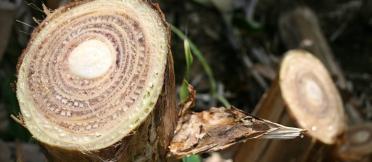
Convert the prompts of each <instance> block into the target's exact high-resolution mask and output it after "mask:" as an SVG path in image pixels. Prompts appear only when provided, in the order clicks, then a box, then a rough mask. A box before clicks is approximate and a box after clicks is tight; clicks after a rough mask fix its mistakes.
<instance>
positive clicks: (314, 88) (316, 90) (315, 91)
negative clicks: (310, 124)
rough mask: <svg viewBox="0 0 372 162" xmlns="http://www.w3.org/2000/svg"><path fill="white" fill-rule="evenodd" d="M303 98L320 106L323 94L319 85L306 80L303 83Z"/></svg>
mask: <svg viewBox="0 0 372 162" xmlns="http://www.w3.org/2000/svg"><path fill="white" fill-rule="evenodd" d="M304 88H305V92H306V93H304V94H305V96H306V99H307V100H308V101H310V102H311V103H314V104H321V103H322V100H323V98H324V96H323V92H322V90H321V88H320V87H319V85H318V84H317V83H316V82H314V81H313V80H310V79H306V80H305V82H304Z"/></svg>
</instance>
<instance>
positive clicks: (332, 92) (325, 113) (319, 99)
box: [280, 50, 345, 144]
mask: <svg viewBox="0 0 372 162" xmlns="http://www.w3.org/2000/svg"><path fill="white" fill-rule="evenodd" d="M280 88H281V91H282V95H283V99H284V101H285V102H286V104H287V108H288V109H289V111H290V113H292V114H293V117H294V118H295V120H296V121H297V123H298V124H299V125H300V126H301V127H302V128H304V129H306V130H307V131H308V133H309V134H310V135H311V136H313V137H315V138H317V139H319V140H320V141H322V142H324V143H328V144H331V143H334V142H335V140H336V136H338V135H339V134H340V133H341V132H343V130H344V127H345V121H344V120H345V119H344V112H343V107H342V102H341V98H340V96H339V93H338V91H337V89H336V87H335V85H334V83H333V81H332V79H331V77H330V75H329V74H328V71H327V70H326V68H325V67H324V66H323V64H322V63H321V62H320V61H319V60H318V59H317V58H315V57H314V56H312V55H311V54H310V53H308V52H306V51H303V50H291V51H289V52H287V53H286V56H285V58H284V60H283V62H282V65H281V68H280Z"/></svg>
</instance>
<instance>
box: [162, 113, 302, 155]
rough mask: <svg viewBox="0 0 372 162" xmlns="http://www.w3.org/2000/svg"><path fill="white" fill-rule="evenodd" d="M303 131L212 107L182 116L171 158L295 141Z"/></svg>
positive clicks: (173, 141) (171, 145) (171, 146)
mask: <svg viewBox="0 0 372 162" xmlns="http://www.w3.org/2000/svg"><path fill="white" fill-rule="evenodd" d="M303 131H304V130H303V129H298V128H291V127H285V126H282V125H280V124H276V123H273V122H270V121H267V120H263V119H259V118H256V117H253V116H250V115H246V114H244V113H243V112H242V111H240V110H239V109H237V108H234V107H231V108H224V107H220V108H216V107H212V108H210V109H209V110H207V111H202V112H188V113H186V114H184V115H183V116H181V118H180V119H179V121H178V126H177V129H176V132H175V135H174V137H173V139H172V141H171V144H170V146H169V151H170V156H174V157H176V158H180V157H183V156H186V155H190V154H197V153H201V152H209V151H217V150H221V149H224V148H227V147H229V146H231V145H233V144H236V143H238V142H244V141H246V140H247V139H254V138H268V139H291V138H296V137H298V136H299V135H301V133H302V132H303Z"/></svg>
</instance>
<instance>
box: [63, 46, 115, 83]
mask: <svg viewBox="0 0 372 162" xmlns="http://www.w3.org/2000/svg"><path fill="white" fill-rule="evenodd" d="M111 53H112V52H111V51H110V48H109V47H108V46H107V45H106V44H105V43H104V42H101V41H99V40H94V39H92V40H87V41H84V42H82V43H81V44H79V45H78V46H77V47H76V48H75V49H73V50H72V52H71V54H70V56H69V57H68V67H69V69H70V71H71V72H72V73H73V74H75V75H77V76H79V77H82V78H85V79H93V78H97V77H100V76H102V75H104V74H105V73H106V72H107V71H108V70H109V69H110V66H111V65H112V64H113V62H114V56H113V55H112V54H111Z"/></svg>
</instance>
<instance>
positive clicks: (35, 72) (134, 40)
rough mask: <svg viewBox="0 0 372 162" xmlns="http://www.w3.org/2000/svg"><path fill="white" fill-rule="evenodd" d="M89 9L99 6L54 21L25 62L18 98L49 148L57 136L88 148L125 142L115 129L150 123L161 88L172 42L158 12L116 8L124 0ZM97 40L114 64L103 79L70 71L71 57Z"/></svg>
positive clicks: (60, 13)
mask: <svg viewBox="0 0 372 162" xmlns="http://www.w3.org/2000/svg"><path fill="white" fill-rule="evenodd" d="M88 3H92V4H93V5H90V6H89V7H87V5H86V4H82V5H77V6H73V5H72V6H67V7H65V8H63V9H60V10H57V11H56V13H53V15H52V16H50V17H49V19H48V18H47V20H45V21H44V22H43V24H41V27H40V29H39V30H40V31H36V32H35V33H34V34H33V38H34V39H33V40H32V41H31V42H30V45H29V47H28V49H27V50H26V51H25V53H24V55H25V56H24V59H23V61H22V63H21V68H20V72H19V80H18V82H19V83H18V87H19V90H18V91H17V95H18V98H19V100H20V105H21V109H22V110H23V111H22V113H23V114H24V116H25V118H27V119H26V124H27V121H30V122H29V124H28V128H29V129H30V131H31V133H35V134H41V136H43V137H40V138H45V139H41V140H45V141H46V142H47V143H54V144H57V145H58V144H59V143H58V142H55V139H58V138H61V139H62V140H61V141H65V142H69V140H72V141H71V142H74V141H78V142H79V143H84V142H86V143H89V142H90V141H91V139H92V138H93V139H95V140H96V139H99V138H100V137H101V136H102V137H103V136H107V135H108V136H109V138H108V137H106V138H108V139H107V140H110V143H113V142H112V141H114V140H115V138H117V139H119V138H120V136H123V135H120V134H118V133H116V135H115V133H112V132H115V129H123V130H124V131H123V132H121V133H122V134H124V135H125V133H128V131H130V130H128V129H133V128H134V127H136V125H138V124H139V123H140V122H141V120H144V118H146V115H148V114H149V112H151V109H152V107H153V106H154V104H155V103H156V99H157V97H158V95H159V93H160V90H161V87H162V78H163V77H162V75H163V73H164V68H165V63H166V61H165V60H166V59H165V58H166V54H167V52H168V51H167V50H168V49H167V47H168V45H167V43H168V40H167V39H168V38H167V35H165V34H167V31H165V27H164V23H163V20H162V18H161V17H160V15H159V13H156V11H153V9H152V8H151V6H149V5H147V4H144V3H142V4H141V1H135V0H131V1H128V3H127V5H123V6H122V7H121V8H120V9H117V10H113V9H112V8H115V5H122V4H123V3H122V2H121V1H115V3H113V4H112V3H110V4H107V5H106V4H105V1H99V0H98V1H93V2H88ZM137 3H138V4H139V5H140V6H139V7H138V8H136V7H134V5H135V4H137ZM131 5H133V6H131ZM151 14H155V15H156V16H157V17H154V16H152V17H150V16H149V15H151ZM149 26H151V27H152V28H151V29H148V27H149ZM154 32H160V33H163V34H155V33H154ZM164 33H165V34H164ZM92 40H93V41H98V42H101V43H103V44H104V46H105V47H106V48H107V49H109V51H110V54H111V56H110V57H112V58H113V59H112V63H111V65H110V67H109V68H108V70H107V71H105V73H104V74H103V75H100V76H98V77H93V78H85V77H81V76H79V75H76V74H75V73H73V72H72V71H71V69H69V58H70V56H71V53H72V51H73V50H74V49H76V48H77V47H78V46H79V45H81V44H82V43H84V42H87V41H92ZM156 43H158V44H156ZM89 48H92V49H90V50H95V48H97V47H94V46H93V47H89ZM97 50H99V49H97ZM83 59H84V58H83ZM81 61H83V60H81ZM74 62H79V60H77V61H74ZM28 104H29V106H27V105H28ZM139 107H140V108H139ZM141 107H143V108H141ZM30 118H38V119H30ZM39 118H40V119H39ZM32 120H35V121H32ZM125 122H128V123H129V124H128V125H126V123H125ZM31 123H32V124H31ZM118 123H123V124H119V125H120V126H117V125H118ZM110 133H112V135H111V134H110ZM65 136H68V138H67V137H66V138H64V137H65ZM36 138H37V137H36ZM51 141H53V142H51ZM104 142H105V141H103V143H104ZM62 143H63V142H62ZM98 147H99V146H98Z"/></svg>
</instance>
